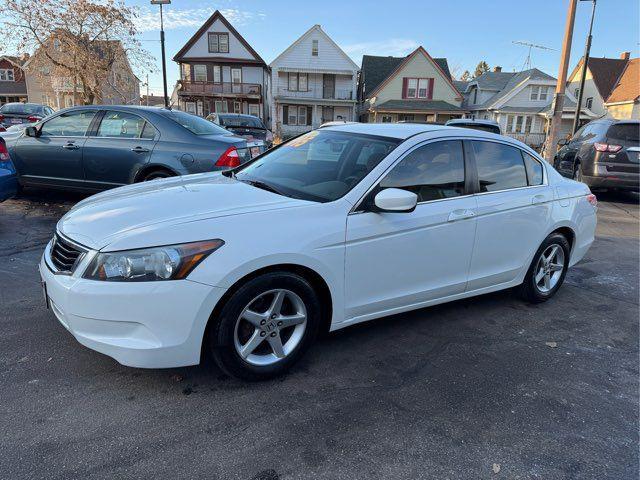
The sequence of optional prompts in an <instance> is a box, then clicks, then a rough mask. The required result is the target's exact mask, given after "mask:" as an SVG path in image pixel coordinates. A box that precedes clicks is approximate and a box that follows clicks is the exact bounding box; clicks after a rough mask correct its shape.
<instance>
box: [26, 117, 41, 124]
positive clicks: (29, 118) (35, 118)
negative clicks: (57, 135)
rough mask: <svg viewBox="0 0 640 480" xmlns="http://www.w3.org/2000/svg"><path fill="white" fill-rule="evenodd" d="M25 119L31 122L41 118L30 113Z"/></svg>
mask: <svg viewBox="0 0 640 480" xmlns="http://www.w3.org/2000/svg"><path fill="white" fill-rule="evenodd" d="M27 120H28V121H29V122H31V123H36V122H39V121H40V120H42V119H41V118H40V117H36V116H35V115H31V116H29V117H27Z"/></svg>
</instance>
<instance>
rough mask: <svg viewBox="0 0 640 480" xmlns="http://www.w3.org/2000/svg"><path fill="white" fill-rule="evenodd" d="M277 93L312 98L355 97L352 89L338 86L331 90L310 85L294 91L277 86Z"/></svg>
mask: <svg viewBox="0 0 640 480" xmlns="http://www.w3.org/2000/svg"><path fill="white" fill-rule="evenodd" d="M278 95H279V96H281V97H288V98H302V99H313V100H353V99H354V98H355V97H354V93H353V90H351V89H348V88H345V89H339V88H338V89H335V90H333V91H331V90H325V89H323V88H315V87H311V88H309V90H304V91H296V90H289V89H288V88H287V87H278Z"/></svg>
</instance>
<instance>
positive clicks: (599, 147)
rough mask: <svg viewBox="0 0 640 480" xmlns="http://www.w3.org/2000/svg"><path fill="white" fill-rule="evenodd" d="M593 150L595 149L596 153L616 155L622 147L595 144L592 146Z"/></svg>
mask: <svg viewBox="0 0 640 480" xmlns="http://www.w3.org/2000/svg"><path fill="white" fill-rule="evenodd" d="M593 148H595V149H596V150H597V151H598V152H611V153H616V152H619V151H620V150H622V145H609V144H607V143H600V142H596V143H594V144H593Z"/></svg>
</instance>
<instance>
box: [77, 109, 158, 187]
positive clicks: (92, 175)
mask: <svg viewBox="0 0 640 480" xmlns="http://www.w3.org/2000/svg"><path fill="white" fill-rule="evenodd" d="M157 140H158V133H157V131H156V129H155V127H154V126H153V125H152V124H151V123H150V122H148V121H147V120H146V119H144V118H142V117H140V116H138V115H135V114H133V113H130V112H123V111H118V110H106V111H104V112H102V113H101V118H100V119H99V122H98V125H97V128H96V129H95V131H94V132H92V134H91V136H90V137H88V138H87V141H86V144H85V147H84V148H85V153H84V159H83V166H84V175H85V179H86V181H87V184H88V185H89V186H91V187H92V188H96V189H100V190H102V189H107V188H112V187H117V186H119V185H125V184H128V183H131V182H132V180H133V177H134V175H135V173H136V172H137V171H139V169H140V168H141V167H142V166H143V165H145V164H146V163H148V162H149V160H150V158H151V153H152V152H153V149H154V147H155V144H156V142H157Z"/></svg>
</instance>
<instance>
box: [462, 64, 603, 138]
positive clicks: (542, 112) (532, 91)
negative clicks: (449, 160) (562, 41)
mask: <svg viewBox="0 0 640 480" xmlns="http://www.w3.org/2000/svg"><path fill="white" fill-rule="evenodd" d="M555 86H556V79H555V78H554V77H552V76H551V75H547V74H546V73H544V72H542V71H540V70H538V69H537V68H532V69H529V70H524V71H522V72H502V71H501V69H500V67H496V68H495V69H494V71H493V72H485V73H483V74H482V75H480V76H479V77H477V78H475V79H473V80H471V81H470V82H469V83H468V84H467V85H466V89H465V91H464V96H465V102H464V105H465V107H466V109H467V110H468V111H469V112H470V113H469V114H468V115H467V116H468V117H470V118H476V119H487V120H495V121H496V122H498V123H499V124H500V127H501V129H502V132H503V133H504V134H505V135H508V136H510V137H513V138H516V139H518V140H520V141H522V142H524V143H526V144H528V145H530V146H532V147H533V148H540V147H542V145H543V144H544V141H545V138H546V131H547V126H548V122H549V120H550V118H551V114H552V111H551V104H552V102H553V97H554V92H555ZM575 105H576V99H575V97H574V96H573V94H572V93H571V92H567V94H566V97H565V105H564V112H563V117H562V119H563V121H562V133H563V134H564V133H568V132H569V130H570V129H571V126H572V122H573V112H574V111H575ZM581 115H582V118H583V119H584V120H586V121H588V120H591V119H593V118H596V117H597V116H596V115H595V114H594V113H593V112H592V111H590V110H589V109H587V108H583V109H582V114H581Z"/></svg>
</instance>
